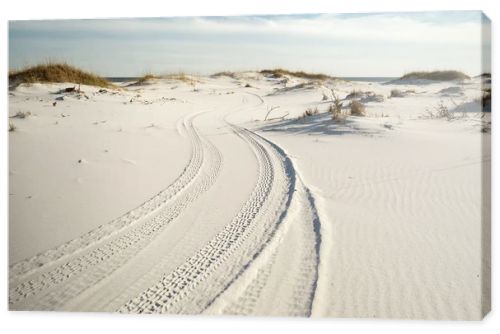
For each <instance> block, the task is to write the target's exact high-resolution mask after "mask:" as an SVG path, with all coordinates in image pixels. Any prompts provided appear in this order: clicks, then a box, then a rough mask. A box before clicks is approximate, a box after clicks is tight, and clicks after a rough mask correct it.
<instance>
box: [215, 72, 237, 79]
mask: <svg viewBox="0 0 500 334" xmlns="http://www.w3.org/2000/svg"><path fill="white" fill-rule="evenodd" d="M218 77H229V78H233V79H234V78H235V77H236V75H235V73H234V72H228V71H223V72H217V73H214V74H212V78H218Z"/></svg>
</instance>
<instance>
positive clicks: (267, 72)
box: [259, 68, 334, 80]
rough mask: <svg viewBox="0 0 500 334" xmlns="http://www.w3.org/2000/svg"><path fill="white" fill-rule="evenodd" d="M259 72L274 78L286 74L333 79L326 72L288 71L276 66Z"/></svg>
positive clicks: (313, 78) (305, 77) (314, 78)
mask: <svg viewBox="0 0 500 334" xmlns="http://www.w3.org/2000/svg"><path fill="white" fill-rule="evenodd" d="M259 73H261V74H264V75H270V76H272V77H274V78H282V77H284V76H286V75H288V76H293V77H297V78H303V79H310V80H327V79H334V78H333V77H331V76H329V75H326V74H321V73H307V72H303V71H296V72H294V71H289V70H285V69H282V68H276V69H272V70H261V71H260V72H259Z"/></svg>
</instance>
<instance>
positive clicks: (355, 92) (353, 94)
mask: <svg viewBox="0 0 500 334" xmlns="http://www.w3.org/2000/svg"><path fill="white" fill-rule="evenodd" d="M361 96H363V92H362V91H360V90H355V89H353V90H352V91H351V92H350V93H349V94H347V96H346V97H345V98H346V99H348V100H352V99H355V98H359V97H361Z"/></svg>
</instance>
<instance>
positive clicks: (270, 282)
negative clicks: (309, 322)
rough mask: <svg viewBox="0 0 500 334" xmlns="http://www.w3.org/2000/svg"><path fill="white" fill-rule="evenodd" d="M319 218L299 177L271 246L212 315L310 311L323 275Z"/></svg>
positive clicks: (230, 290) (297, 313) (218, 302)
mask: <svg viewBox="0 0 500 334" xmlns="http://www.w3.org/2000/svg"><path fill="white" fill-rule="evenodd" d="M320 245H321V234H320V220H319V217H318V214H317V211H316V207H315V204H314V199H313V198H312V196H311V194H310V192H309V190H308V189H307V188H306V187H305V186H304V184H303V183H302V181H301V180H300V178H298V180H297V186H296V192H295V193H294V198H293V199H292V204H291V207H290V209H289V210H288V212H287V217H286V218H285V220H284V222H283V224H282V225H281V226H280V227H279V230H278V231H277V232H276V235H275V237H274V238H273V240H272V241H271V242H270V243H269V246H267V247H266V249H265V250H264V251H263V252H262V254H260V255H259V257H258V258H257V259H256V260H255V261H254V263H253V264H252V266H250V267H249V268H248V269H247V270H246V271H245V273H244V274H243V275H242V276H241V277H240V279H239V280H238V281H236V282H235V283H234V285H233V286H231V288H230V289H228V293H226V294H224V295H223V296H221V297H220V298H219V300H218V301H216V302H215V303H214V304H215V305H214V307H212V309H209V310H207V312H206V313H209V314H232V315H273V316H305V317H308V316H311V314H312V305H313V301H314V297H315V293H316V286H317V280H318V277H319V249H320Z"/></svg>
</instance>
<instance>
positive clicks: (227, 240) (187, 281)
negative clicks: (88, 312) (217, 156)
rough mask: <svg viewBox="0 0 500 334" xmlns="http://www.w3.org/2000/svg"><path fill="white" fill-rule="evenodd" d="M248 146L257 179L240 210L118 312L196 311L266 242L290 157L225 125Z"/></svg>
mask: <svg viewBox="0 0 500 334" xmlns="http://www.w3.org/2000/svg"><path fill="white" fill-rule="evenodd" d="M229 126H230V127H231V128H232V129H233V131H234V132H235V133H236V134H237V135H238V136H240V137H241V138H243V140H245V141H246V142H247V143H248V144H249V145H250V146H251V148H252V149H253V151H254V154H255V156H256V158H257V161H258V166H259V167H258V179H257V184H256V186H255V188H254V190H253V192H252V194H251V195H250V198H249V199H248V200H247V202H246V203H245V204H244V205H243V207H242V209H241V210H240V213H239V214H238V215H237V216H236V217H234V219H233V220H232V221H231V222H230V223H229V224H228V225H226V227H225V228H224V229H223V230H222V231H221V232H219V233H218V234H217V235H216V236H215V237H214V238H213V239H212V240H211V241H210V242H208V244H206V245H205V246H204V247H203V248H201V249H200V250H199V251H198V252H197V253H195V254H194V255H193V256H192V257H191V258H189V259H188V260H187V261H186V262H185V263H184V264H183V265H181V266H179V267H177V269H175V270H174V271H173V272H171V273H167V274H165V276H163V278H162V279H161V280H160V281H159V282H158V283H157V284H155V285H153V286H152V287H150V288H148V289H146V290H145V291H143V292H142V293H141V294H139V296H137V297H136V298H134V299H132V300H130V301H128V302H127V303H126V304H125V305H123V306H122V307H121V308H119V310H118V311H119V312H122V313H191V314H192V313H200V312H202V311H203V310H204V309H205V308H207V307H208V306H209V305H210V304H211V303H212V302H213V300H215V299H216V298H217V296H219V295H220V294H221V293H222V292H223V291H224V290H225V289H227V287H228V286H229V285H230V284H231V282H232V281H233V280H234V279H235V277H237V276H238V275H239V274H240V273H241V272H242V271H244V270H245V268H246V267H247V266H248V265H249V263H251V261H252V260H253V259H254V258H255V257H256V256H257V254H258V253H259V252H260V251H261V250H262V249H263V248H264V247H265V245H266V244H267V243H268V241H269V240H270V238H271V237H272V235H273V234H274V232H275V231H276V228H277V226H278V225H279V224H280V222H281V220H282V217H283V216H284V212H286V208H287V206H288V205H289V203H290V199H291V194H292V192H293V187H294V184H295V178H294V175H293V173H292V171H291V170H290V169H289V168H288V167H289V166H288V163H289V160H287V158H286V157H283V156H282V155H281V154H280V152H279V151H278V150H276V149H274V148H273V147H271V146H270V145H268V144H267V143H266V142H265V141H264V140H262V138H260V137H258V136H256V135H255V134H253V133H251V132H250V131H248V130H246V129H243V128H240V127H237V126H235V125H229Z"/></svg>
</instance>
